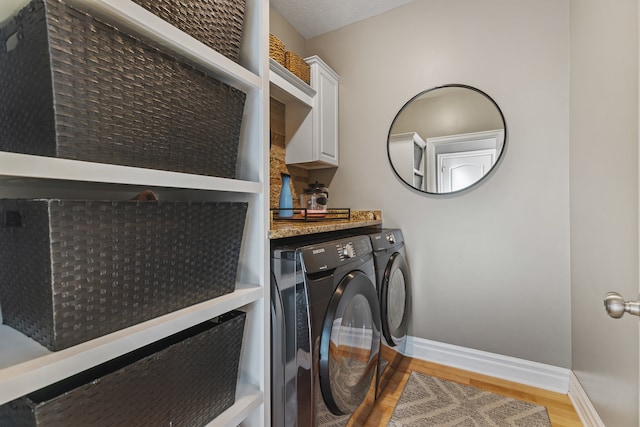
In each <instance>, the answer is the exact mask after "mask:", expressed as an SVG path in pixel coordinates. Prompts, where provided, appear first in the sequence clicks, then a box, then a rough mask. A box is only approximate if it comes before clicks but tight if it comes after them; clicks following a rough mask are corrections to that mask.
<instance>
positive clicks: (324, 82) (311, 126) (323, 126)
mask: <svg viewBox="0 0 640 427" xmlns="http://www.w3.org/2000/svg"><path fill="white" fill-rule="evenodd" d="M305 61H306V62H307V63H308V64H309V65H310V66H311V88H312V89H313V90H314V91H315V95H314V96H313V103H312V104H313V105H312V107H311V111H309V110H307V109H305V108H300V107H297V106H292V105H291V104H287V112H286V113H285V114H286V121H287V123H286V125H285V126H286V131H285V132H286V133H287V135H286V137H285V143H286V146H287V151H286V162H287V164H288V165H296V166H298V167H302V168H306V169H322V168H331V167H335V166H338V80H339V77H338V75H337V74H336V73H335V72H334V71H333V70H332V69H331V68H329V66H328V65H327V64H325V63H324V62H323V61H322V60H321V59H320V58H318V57H317V56H311V57H309V58H305Z"/></svg>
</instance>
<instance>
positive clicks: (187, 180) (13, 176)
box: [0, 0, 270, 426]
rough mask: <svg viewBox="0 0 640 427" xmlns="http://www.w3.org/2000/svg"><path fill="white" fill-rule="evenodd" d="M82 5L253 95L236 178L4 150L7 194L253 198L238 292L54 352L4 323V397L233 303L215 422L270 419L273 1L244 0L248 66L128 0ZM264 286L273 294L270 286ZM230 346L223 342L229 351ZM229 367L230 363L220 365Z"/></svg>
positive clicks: (0, 357)
mask: <svg viewBox="0 0 640 427" xmlns="http://www.w3.org/2000/svg"><path fill="white" fill-rule="evenodd" d="M67 3H70V4H72V5H73V6H74V7H77V8H79V9H83V10H87V11H90V13H91V14H92V15H94V16H96V17H98V18H100V19H101V20H103V21H105V22H108V23H110V24H113V25H114V26H116V27H118V28H120V29H122V30H125V31H126V32H128V33H130V34H133V35H135V36H138V37H140V38H142V39H146V40H150V41H152V42H153V43H155V44H159V45H161V46H162V47H163V49H165V50H167V51H169V52H171V53H173V54H175V55H176V56H178V57H180V58H183V59H185V60H187V61H189V62H191V63H193V64H195V65H196V66H198V67H200V68H201V69H203V70H206V71H207V72H208V73H209V74H211V75H212V76H214V77H216V78H218V79H219V80H221V81H224V82H225V83H227V84H229V85H231V86H234V87H236V88H238V89H240V90H242V91H244V92H245V93H246V94H247V98H246V103H245V114H244V117H243V125H242V131H241V140H240V144H239V153H238V159H239V163H238V168H237V178H238V179H226V178H216V177H208V176H199V175H193V174H186V173H178V172H168V171H160V170H151V169H143V168H135V167H126V166H117V165H107V164H96V163H91V162H82V161H75V160H66V159H56V158H48V157H40V156H32V155H24V154H16V153H7V152H0V197H10V198H16V197H25V198H37V197H61V198H72V197H77V198H85V197H86V196H87V195H90V196H93V197H94V198H101V196H104V195H109V196H116V197H117V196H118V195H121V196H123V199H124V198H126V197H125V196H129V195H130V194H131V193H134V194H135V193H136V192H137V191H138V190H139V189H140V188H149V187H153V188H154V190H156V191H157V192H158V193H159V194H160V196H161V199H162V198H165V199H178V200H179V199H191V198H197V199H202V200H231V201H237V200H242V201H247V202H248V203H249V210H248V213H247V221H246V225H245V231H244V237H243V241H242V246H241V251H240V252H241V254H240V260H239V274H238V283H237V284H236V290H235V292H233V293H231V294H227V295H224V296H222V297H219V298H216V299H213V300H210V301H205V302H203V303H200V304H196V305H193V306H190V307H186V308H184V309H182V310H179V311H175V312H172V313H169V314H166V315H164V316H161V317H158V318H155V319H152V320H149V321H146V322H143V323H140V324H137V325H134V326H131V327H129V328H126V329H123V330H120V331H117V332H115V333H112V334H109V335H106V336H103V337H99V338H96V339H94V340H91V341H88V342H85V343H82V344H79V345H76V346H73V347H71V348H67V349H65V350H62V351H58V352H50V351H48V350H47V349H46V348H44V347H42V346H41V345H40V344H38V343H36V342H35V341H33V340H32V339H30V338H28V337H26V336H24V335H22V334H21V333H19V332H17V331H16V330H14V329H12V328H10V327H8V326H4V325H2V326H0V343H2V344H1V345H0V404H4V403H6V402H9V401H11V400H13V399H15V398H18V397H20V396H22V395H25V394H28V393H30V392H33V391H35V390H38V389H40V388H42V387H44V386H47V385H49V384H52V383H55V382H56V381H59V380H61V379H64V378H66V377H69V376H71V375H74V374H76V373H78V372H81V371H83V370H86V369H88V368H91V367H93V366H96V365H98V364H101V363H103V362H106V361H108V360H111V359H113V358H115V357H118V356H120V355H123V354H125V353H128V352H130V351H132V350H135V349H137V348H140V347H143V346H145V345H147V344H150V343H152V342H154V341H157V340H159V339H162V338H164V337H166V336H169V335H171V334H174V333H176V332H179V331H182V330H184V329H187V328H189V327H191V326H193V325H196V324H198V323H201V322H203V321H206V320H208V319H211V318H214V317H216V316H218V315H220V314H223V313H226V312H228V311H231V310H234V309H242V310H244V311H246V312H247V320H246V326H245V334H244V340H243V345H242V355H241V360H240V374H239V376H240V378H239V384H238V392H237V398H236V403H235V405H233V406H232V407H231V408H229V409H228V410H227V411H226V412H224V413H223V414H222V415H220V416H219V417H218V418H216V419H215V420H213V421H212V422H211V423H210V425H211V426H229V425H238V424H242V425H243V426H265V425H268V424H269V422H268V420H269V419H270V414H269V403H268V402H269V399H270V392H269V388H270V387H269V380H268V372H269V369H270V368H269V367H270V354H269V353H270V352H269V344H270V336H269V333H270V330H269V329H270V328H269V324H270V323H269V321H270V313H269V292H268V289H267V288H266V287H267V286H269V282H268V280H267V278H268V274H269V270H268V268H269V264H268V239H267V228H268V226H267V224H268V207H267V205H268V203H267V201H265V194H268V167H267V161H268V158H269V157H268V145H267V144H266V141H267V138H268V131H269V125H268V117H267V115H268V111H269V76H268V75H269V73H268V70H269V63H268V59H267V54H266V52H267V51H268V45H267V39H268V0H246V9H245V28H246V30H245V33H244V36H243V37H244V40H243V46H242V51H241V55H240V56H241V63H242V65H239V64H236V63H235V62H233V61H231V60H229V59H228V58H226V57H224V56H223V55H221V54H219V53H218V52H215V51H214V50H212V49H210V48H208V47H207V46H205V45H204V44H202V43H201V42H199V41H197V40H195V39H194V38H192V37H191V36H189V35H187V34H185V33H183V32H182V31H180V30H178V29H176V28H174V27H173V26H171V25H170V24H168V23H166V22H164V21H163V20H161V19H160V18H158V17H156V16H155V15H153V14H151V13H150V12H148V11H147V10H146V9H143V8H142V7H140V6H138V5H136V4H135V3H133V2H132V1H130V0H67ZM265 289H266V291H265ZM1 309H2V301H0V316H1ZM223 350H224V349H218V351H223ZM222 369H224V367H222Z"/></svg>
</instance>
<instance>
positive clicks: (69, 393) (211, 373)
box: [0, 311, 246, 427]
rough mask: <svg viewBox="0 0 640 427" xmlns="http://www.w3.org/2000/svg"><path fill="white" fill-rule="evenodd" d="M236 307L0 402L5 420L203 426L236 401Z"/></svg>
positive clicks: (0, 421) (59, 426)
mask: <svg viewBox="0 0 640 427" xmlns="http://www.w3.org/2000/svg"><path fill="white" fill-rule="evenodd" d="M245 317H246V314H245V313H243V312H240V311H234V312H231V313H227V314H226V315H223V316H220V317H219V318H218V319H216V320H214V321H210V322H205V323H203V324H200V325H197V326H194V327H193V328H190V329H188V330H186V331H183V332H181V333H179V334H176V335H174V336H171V337H169V338H166V339H164V340H162V341H159V342H156V343H154V344H151V345H149V346H147V347H144V348H141V349H139V350H136V351H134V352H132V353H129V354H126V355H124V356H121V357H119V358H117V359H114V360H112V361H109V362H107V363H104V364H102V365H99V366H97V367H95V368H92V369H90V370H88V371H85V372H82V373H80V374H77V375H75V376H72V377H70V378H67V379H65V380H62V381H60V382H58V383H55V384H53V385H51V386H48V387H46V388H43V389H41V390H38V391H36V392H34V393H31V394H29V395H27V396H24V397H22V398H19V399H16V400H13V401H11V402H9V403H7V404H5V405H3V406H0V425H7V426H9V425H10V426H14V427H16V426H24V427H27V426H29V427H31V426H47V427H69V426H114V425H120V426H152V425H153V426H159V425H165V426H166V425H175V426H202V425H205V424H207V423H208V422H209V421H211V420H212V419H214V418H215V417H216V416H218V415H220V414H221V413H222V412H223V411H224V410H225V409H227V408H229V407H230V406H232V405H233V404H234V402H235V394H236V385H237V378H238V365H239V360H240V353H241V348H242V336H243V332H244V323H245Z"/></svg>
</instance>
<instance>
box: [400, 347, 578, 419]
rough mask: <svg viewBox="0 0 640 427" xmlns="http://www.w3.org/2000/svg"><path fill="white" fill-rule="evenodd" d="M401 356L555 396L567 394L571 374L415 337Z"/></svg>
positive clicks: (525, 361)
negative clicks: (538, 389) (550, 393)
mask: <svg viewBox="0 0 640 427" xmlns="http://www.w3.org/2000/svg"><path fill="white" fill-rule="evenodd" d="M405 355H407V356H409V357H414V358H417V359H422V360H426V361H428V362H433V363H439V364H441V365H447V366H452V367H454V368H459V369H464V370H467V371H471V372H476V373H479V374H483V375H489V376H492V377H496V378H501V379H504V380H507V381H513V382H516V383H520V384H526V385H529V386H532V387H537V388H541V389H544V390H550V391H555V392H557V393H562V394H567V393H568V392H569V378H570V376H571V370H570V369H565V368H559V367H557V366H552V365H546V364H544V363H537V362H531V361H529V360H524V359H518V358H515V357H509V356H503V355H500V354H495V353H489V352H486V351H480V350H474V349H471V348H466V347H460V346H456V345H451V344H445V343H440V342H437V341H430V340H426V339H424V338H416V337H407V346H406V349H405ZM576 410H577V408H576Z"/></svg>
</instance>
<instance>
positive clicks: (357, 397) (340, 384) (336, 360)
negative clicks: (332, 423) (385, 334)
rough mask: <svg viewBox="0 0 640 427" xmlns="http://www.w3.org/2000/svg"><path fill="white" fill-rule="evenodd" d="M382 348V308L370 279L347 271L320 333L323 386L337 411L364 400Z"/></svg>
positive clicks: (347, 410) (353, 407)
mask: <svg viewBox="0 0 640 427" xmlns="http://www.w3.org/2000/svg"><path fill="white" fill-rule="evenodd" d="M379 351H380V308H379V303H378V299H377V295H376V291H375V286H374V284H373V283H372V282H371V280H370V279H369V278H368V277H367V276H366V275H365V274H364V273H362V272H360V271H354V272H351V273H349V274H347V275H346V276H345V277H344V278H343V279H342V280H341V282H340V284H339V285H338V287H337V288H336V290H335V292H334V294H333V296H332V297H331V301H330V302H329V306H328V308H327V313H326V316H325V319H324V324H323V328H322V335H321V337H320V357H319V377H320V389H321V390H322V396H323V398H324V401H325V403H326V405H327V408H329V410H330V411H331V412H332V413H333V414H335V415H346V414H351V413H353V411H355V410H356V409H357V408H358V406H360V404H361V403H362V402H363V401H364V399H365V397H366V396H367V393H368V392H369V388H370V387H371V385H372V383H373V381H374V379H375V374H376V365H377V361H378V353H379Z"/></svg>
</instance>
